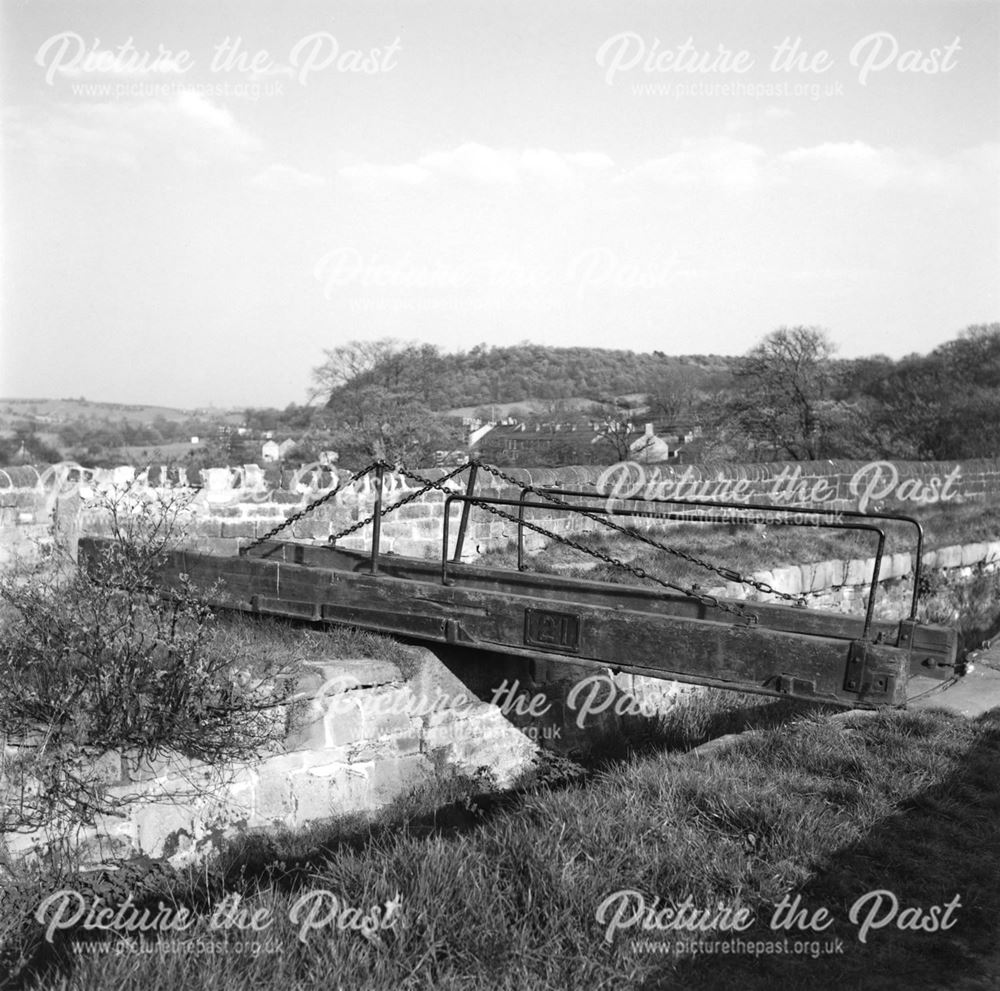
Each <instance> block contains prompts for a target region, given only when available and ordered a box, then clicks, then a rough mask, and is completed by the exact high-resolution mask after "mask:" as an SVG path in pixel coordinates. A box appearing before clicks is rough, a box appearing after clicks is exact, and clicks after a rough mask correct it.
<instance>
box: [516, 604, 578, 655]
mask: <svg viewBox="0 0 1000 991" xmlns="http://www.w3.org/2000/svg"><path fill="white" fill-rule="evenodd" d="M524 642H525V643H526V644H528V645H529V646H531V647H543V648H545V649H546V650H559V651H562V652H564V653H567V654H575V653H577V652H579V650H580V617H579V616H576V615H574V614H573V613H568V612H552V611H551V610H548V609H525V610H524Z"/></svg>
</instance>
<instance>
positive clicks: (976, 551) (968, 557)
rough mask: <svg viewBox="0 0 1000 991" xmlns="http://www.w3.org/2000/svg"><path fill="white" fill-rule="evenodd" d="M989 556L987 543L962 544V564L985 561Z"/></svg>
mask: <svg viewBox="0 0 1000 991" xmlns="http://www.w3.org/2000/svg"><path fill="white" fill-rule="evenodd" d="M987 556H988V548H987V545H986V544H964V545H963V546H962V564H963V565H972V564H979V563H980V562H982V561H985V560H986V558H987Z"/></svg>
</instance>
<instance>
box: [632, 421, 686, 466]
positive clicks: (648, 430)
mask: <svg viewBox="0 0 1000 991" xmlns="http://www.w3.org/2000/svg"><path fill="white" fill-rule="evenodd" d="M628 449H629V457H631V458H632V460H634V461H640V462H642V463H644V464H657V463H659V462H661V461H669V460H670V459H671V458H672V457H676V456H677V454H676V452H675V453H674V454H673V455H671V453H670V445H669V444H668V443H667V442H666V441H665V440H664V439H663V438H662V437H657V436H656V434H655V433H654V431H653V424H652V423H647V424H646V427H645V430H644V431H643V432H642V434H641V435H640V436H638V437H637V438H636V439H635V440H634V441H632V443H631V444H629V446H628Z"/></svg>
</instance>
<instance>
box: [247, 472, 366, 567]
mask: <svg viewBox="0 0 1000 991" xmlns="http://www.w3.org/2000/svg"><path fill="white" fill-rule="evenodd" d="M380 463H381V462H379V461H373V462H372V463H371V464H370V465H367V466H366V467H365V468H362V469H361V471H359V472H355V474H354V475H352V476H351V478H350V482H349V483H348V482H342V481H338V482H337V484H336V485H335V486H334V487H333V488H332V489H331V490H330V491H329V492H327V493H325V494H324V495H322V496H320V497H319V498H318V499H314V500H313V501H312V502H311V503H309V505H308V506H304V507H303V508H302V509H300V510H299V511H298V512H297V513H292V515H291V516H289V517H288V518H287V519H285V520H282V521H281V522H280V523H279V524H278V525H277V526H275V527H272V528H271V529H270V530H268V531H267V533H265V534H264V535H263V536H262V537H258V538H257V539H256V540H253V541H251V542H250V543H249V544H247V545H246V547H241V548H240V554H246V553H247V552H248V551H250V550H253V548H254V547H259V546H260V545H261V544H264V543H266V542H267V541H268V540H270V539H271V538H272V537H273V536H275V534H278V533H281V531H282V530H284V529H286V528H287V527H290V526H293V525H294V524H295V523H298V522H299V520H301V519H302V518H303V517H304V516H308V515H309V514H310V513H311V512H313V510H315V509H319V507H320V506H322V505H323V503H325V502H329V501H330V500H331V499H332V498H333V497H334V496H335V495H336V494H337V493H338V492H340V491H341V489H343V487H344V486H345V485H346V484H351V485H353V484H354V483H355V482H357V481H358V480H359V479H362V478H364V477H365V475H367V474H368V472H370V471H374V470H375V469H376V468H377V467H378V466H379V464H380Z"/></svg>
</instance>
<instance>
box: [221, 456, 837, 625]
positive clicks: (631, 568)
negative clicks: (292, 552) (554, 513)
mask: <svg viewBox="0 0 1000 991" xmlns="http://www.w3.org/2000/svg"><path fill="white" fill-rule="evenodd" d="M472 466H476V467H478V468H481V469H482V470H483V471H485V472H488V473H489V474H490V475H492V476H494V477H495V478H498V479H500V480H501V481H503V482H506V483H507V484H508V485H510V486H512V487H513V488H516V489H520V490H522V491H524V490H525V489H527V490H528V491H533V492H537V494H538V495H540V496H542V497H543V498H545V499H546V500H548V501H549V502H551V503H552V504H553V505H554V506H560V507H562V508H566V509H574V508H575V507H574V506H573V505H572V504H571V503H568V502H566V501H564V500H562V499H560V498H558V496H555V495H553V494H551V493H549V492H539V491H538V490H537V489H533V488H531V487H530V486H525V485H524V484H523V483H522V482H520V481H518V480H517V479H516V478H514V477H513V476H511V475H508V474H507V473H506V472H504V471H501V470H500V469H499V468H497V467H495V466H493V465H489V464H486V463H485V462H482V461H469V462H467V463H466V464H464V465H460V466H459V467H457V468H455V469H453V470H452V471H450V472H448V473H447V474H446V475H444V476H442V477H441V478H440V479H438V480H437V481H434V480H432V479H429V478H425V477H424V476H422V475H419V474H417V473H416V472H413V471H410V470H409V469H407V468H404V467H403V466H402V465H393V464H390V463H389V462H387V461H384V460H382V459H379V460H376V461H372V462H371V463H370V464H368V465H366V466H365V467H364V468H362V469H361V470H360V471H357V472H355V473H354V474H353V475H352V476H351V477H350V478H349V479H347V480H344V481H340V482H338V483H337V485H336V486H335V487H334V488H333V489H331V490H330V491H329V492H327V493H325V494H324V495H322V496H321V497H320V498H318V499H316V500H314V501H313V502H310V503H309V504H308V505H307V506H305V507H303V508H302V509H301V510H299V511H298V512H296V513H293V514H292V515H291V516H289V517H288V518H287V519H285V520H283V521H282V522H281V523H279V524H278V525H277V526H275V527H273V528H272V529H270V530H269V531H268V532H267V533H265V534H264V535H263V536H261V537H258V538H256V539H255V540H254V541H252V542H251V543H250V544H248V545H247V546H246V547H245V548H242V549H241V551H240V553H241V554H245V553H246V552H247V551H249V550H251V549H252V548H254V547H257V546H259V545H261V544H263V543H265V542H266V541H268V540H270V539H271V538H273V537H274V536H276V535H277V534H278V533H280V532H281V531H282V530H285V529H286V528H288V527H290V526H293V525H294V524H295V523H297V522H299V521H300V520H301V519H303V518H304V517H305V516H307V515H309V514H310V513H312V512H313V511H314V510H316V509H318V508H319V507H320V506H322V505H323V504H324V503H326V502H328V501H330V500H331V499H333V498H334V497H335V496H336V495H337V494H338V493H339V492H341V491H342V490H343V488H344V487H345V485H348V484H354V483H355V482H358V481H360V480H361V479H362V478H364V477H365V476H367V475H369V474H370V473H371V472H373V471H375V470H377V469H378V468H380V467H381V468H387V469H389V470H391V471H395V472H398V473H399V474H400V475H403V476H405V477H406V478H409V479H412V480H413V481H415V482H418V483H419V484H420V486H421V487H420V488H418V489H415V490H414V491H413V492H410V493H408V494H407V495H405V496H403V497H402V498H401V499H399V500H398V501H397V502H395V503H393V504H392V505H391V506H388V507H384V508H383V509H382V512H381V515H382V516H386V515H388V514H389V513H391V512H393V511H395V510H397V509H399V508H400V507H401V506H405V505H407V504H408V503H410V502H413V501H414V500H415V499H419V498H420V497H421V496H422V495H424V494H425V493H427V492H429V491H430V490H432V489H436V490H437V491H439V492H443V493H445V494H446V495H447V494H451V492H452V490H450V489H449V488H447V487H446V483H447V482H449V481H451V479H453V478H455V477H456V476H457V475H460V474H461V473H462V472H464V471H465V470H466V469H467V468H470V467H472ZM470 502H471V504H472V505H474V506H477V507H478V508H480V509H485V510H486V511H487V512H489V513H491V514H492V515H494V516H497V517H499V518H501V519H505V520H508V521H510V522H512V523H515V524H518V525H522V526H525V527H527V528H528V529H529V530H533V531H534V532H536V533H538V534H540V535H542V536H544V537H547V538H549V539H551V540H553V541H555V542H556V543H560V544H564V545H565V546H567V547H571V548H573V549H574V550H578V551H580V552H582V553H584V554H587V555H589V556H590V557H593V558H596V559H597V560H599V561H601V562H603V563H604V564H608V565H610V566H612V567H614V568H618V569H620V570H622V571H626V572H628V573H629V574H631V575H634V576H635V577H636V578H639V579H644V580H647V581H652V582H655V583H656V584H658V585H660V586H662V587H663V588H667V589H670V590H672V591H675V592H680V593H681V594H683V595H686V596H688V597H690V598H693V599H695V600H697V601H698V602H700V603H701V604H702V605H705V606H708V607H711V608H714V609H719V610H721V611H723V612H728V613H731V614H733V615H736V616H739V617H740V618H742V619H745V620H746V621H747V622H748V623H749V624H751V625H752V624H754V623H756V622H757V616H756V615H755V614H753V613H748V612H747V611H746V610H745V609H744V607H742V606H730V605H729V604H728V603H725V602H722V601H720V600H719V599H718V598H717V597H716V596H714V595H709V594H708V593H705V592H700V591H698V590H697V589H695V588H685V587H683V586H681V585H676V584H674V583H672V582H669V581H666V580H664V579H662V578H658V577H656V576H655V575H651V574H649V572H647V571H646V570H645V569H644V568H641V567H637V566H635V565H631V564H627V563H626V562H624V561H622V560H620V559H619V558H616V557H612V556H610V555H608V554H604V553H602V552H601V551H598V550H594V549H593V548H590V547H586V546H585V545H583V544H581V543H578V542H577V541H575V540H571V539H570V538H568V537H565V536H562V535H561V534H557V533H553V532H552V531H550V530H547V529H545V528H544V527H541V526H539V525H538V524H535V523H531V522H529V521H528V520H522V519H519V518H518V517H516V516H513V515H511V514H510V513H507V512H504V511H503V510H501V509H499V508H497V507H495V506H491V505H489V504H488V503H485V502H483V501H481V500H479V499H475V498H473V499H471V500H470ZM582 515H583V516H585V517H587V518H588V519H591V520H594V521H595V522H597V523H600V524H601V525H602V526H606V527H608V528H609V529H612V530H615V531H617V532H619V533H621V534H623V535H625V536H627V537H630V538H631V539H633V540H637V541H639V542H640V543H643V544H647V545H648V546H650V547H653V548H655V549H657V550H661V551H666V552H667V553H668V554H671V555H673V556H675V557H678V558H681V559H682V560H685V561H687V562H688V563H689V564H693V565H695V566H696V567H700V568H704V569H706V570H708V571H711V572H713V573H714V574H717V575H719V576H720V577H721V578H723V579H724V580H726V581H731V582H735V583H739V584H742V585H750V586H752V587H753V588H755V589H757V590H758V591H759V592H762V593H763V594H765V595H774V596H776V597H778V598H780V599H785V600H788V601H793V602H798V603H802V602H803V601H804V599H805V597H806V596H807V595H812V596H815V595H820V594H824V591H826V590H824V591H817V592H808V593H802V594H801V595H793V594H791V593H789V592H782V591H779V590H778V589H775V588H773V587H772V586H771V585H770V584H769V583H768V582H762V581H758V580H756V579H754V578H751V577H749V576H746V575H742V574H740V573H739V572H738V571H734V570H732V569H731V568H725V567H722V566H720V565H716V564H713V563H712V562H710V561H705V560H702V559H701V558H698V557H696V556H695V555H693V554H688V553H687V552H686V551H682V550H679V549H677V548H676V547H669V546H668V545H666V544H662V543H660V542H659V541H656V540H653V539H652V538H651V537H647V536H645V535H643V534H640V533H636V532H634V531H632V530H629V529H627V528H626V527H623V526H620V525H618V524H617V523H614V522H612V521H611V520H606V519H602V518H601V517H599V516H596V515H594V514H593V513H589V512H583V513H582ZM375 516H376V514H375V513H374V512H373V513H371V514H370V515H368V516H367V517H366V518H365V519H363V520H358V521H357V522H356V523H352V524H351V525H350V526H347V527H344V528H343V529H342V530H340V531H339V532H337V533H335V534H332V535H331V536H330V537H329V538H328V540H329V543H330V544H334V543H336V541H338V540H340V539H341V538H343V537H346V536H349V535H350V534H352V533H355V532H356V531H358V530H360V529H362V528H364V527H366V526H368V525H369V524H371V523H372V522H373V521H374V519H375Z"/></svg>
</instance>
